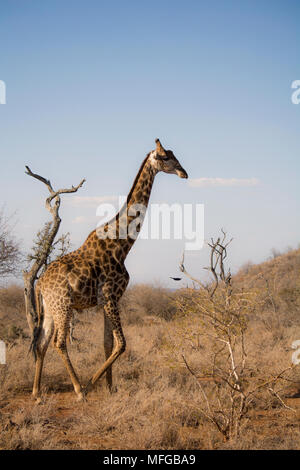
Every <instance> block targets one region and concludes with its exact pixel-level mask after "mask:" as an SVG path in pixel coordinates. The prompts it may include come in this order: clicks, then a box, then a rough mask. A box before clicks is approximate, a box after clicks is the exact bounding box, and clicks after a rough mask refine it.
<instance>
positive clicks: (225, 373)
mask: <svg viewBox="0 0 300 470" xmlns="http://www.w3.org/2000/svg"><path fill="white" fill-rule="evenodd" d="M231 241H232V239H231V240H230V241H228V242H227V241H226V233H225V232H224V231H223V230H222V237H219V238H218V239H217V240H216V241H214V240H213V239H212V240H211V243H208V245H209V246H210V248H211V253H210V266H209V267H208V268H206V269H208V270H209V271H210V272H211V273H212V276H213V281H212V282H211V283H210V284H208V285H207V286H203V284H202V283H201V282H200V281H199V280H197V279H196V278H194V277H192V276H190V275H189V273H188V272H187V271H186V269H185V267H184V264H183V260H182V261H181V263H180V269H181V271H182V272H183V273H184V274H186V275H187V276H188V277H189V278H190V279H192V280H193V281H195V282H197V283H198V284H199V285H200V286H201V289H198V290H196V291H195V292H194V295H190V296H183V297H182V298H181V299H180V298H179V299H178V301H177V308H178V310H179V311H181V312H182V314H183V315H184V316H185V317H186V316H187V315H189V313H193V314H195V313H196V314H197V315H198V316H199V319H200V323H199V329H198V331H195V328H196V327H195V324H194V323H193V325H194V326H193V330H194V331H193V332H192V335H193V337H195V336H197V337H198V341H199V338H200V337H202V338H203V340H205V344H207V345H209V354H208V358H209V359H208V363H202V364H201V366H200V365H198V366H196V369H197V370H196V371H195V370H194V367H191V365H190V364H189V362H188V360H187V358H186V355H185V353H183V352H182V354H181V358H182V360H183V363H184V365H185V367H186V369H187V370H188V372H189V373H190V374H191V375H192V376H193V377H194V379H195V380H196V381H197V384H198V386H199V389H200V398H201V402H202V406H201V407H200V409H199V411H200V412H201V414H202V415H203V416H205V417H206V419H208V420H209V421H210V422H211V423H213V424H214V426H215V427H216V428H217V429H218V431H219V432H220V433H221V434H222V435H223V436H224V439H225V440H228V439H231V438H237V437H238V436H239V435H240V431H241V426H242V424H243V423H244V422H245V418H247V415H248V412H249V409H250V408H251V406H252V405H253V402H254V401H255V400H260V399H262V395H263V394H267V395H268V394H270V395H271V396H272V399H274V397H275V398H276V399H277V400H278V402H279V404H280V405H281V406H284V407H285V408H287V409H289V410H291V411H294V410H292V409H291V408H290V407H288V406H287V405H286V404H285V403H284V401H283V399H282V397H281V396H280V394H279V391H278V386H279V385H280V384H282V381H284V380H286V374H287V373H289V372H290V371H291V370H292V369H293V367H294V365H292V366H288V367H286V368H285V369H284V370H282V371H280V372H273V373H272V371H270V376H269V377H268V378H267V379H266V378H265V377H262V376H260V375H259V374H257V376H253V377H252V376H250V375H249V373H248V372H249V370H250V369H251V364H249V360H248V357H247V352H246V346H245V333H246V331H247V325H248V321H247V317H248V315H249V313H250V312H251V309H252V308H254V307H255V306H257V305H258V302H259V301H258V300H257V297H256V293H255V290H254V292H246V291H244V290H243V289H239V288H236V287H235V286H234V285H233V282H232V278H231V273H230V269H228V270H226V269H225V266H224V260H225V259H226V257H227V247H228V245H229V243H230V242H231ZM203 287H204V288H203ZM195 333H197V335H195ZM200 361H201V360H200Z"/></svg>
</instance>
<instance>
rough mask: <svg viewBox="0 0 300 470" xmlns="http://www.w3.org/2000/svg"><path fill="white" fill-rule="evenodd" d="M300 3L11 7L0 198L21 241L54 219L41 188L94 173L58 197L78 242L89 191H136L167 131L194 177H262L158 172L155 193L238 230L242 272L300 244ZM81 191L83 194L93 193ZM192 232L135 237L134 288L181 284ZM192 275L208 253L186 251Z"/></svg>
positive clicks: (1, 45)
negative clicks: (208, 182) (145, 162)
mask: <svg viewBox="0 0 300 470" xmlns="http://www.w3.org/2000/svg"><path fill="white" fill-rule="evenodd" d="M299 13H300V5H299V2H298V1H277V0H272V1H271V0H270V1H266V0H265V1H253V0H252V1H247V0H243V1H237V0H227V1H225V0H223V1H220V0H218V1H215V2H209V1H185V2H183V1H174V0H173V1H160V2H158V1H151V2H146V1H139V2H137V1H128V2H124V1H113V2H104V1H94V0H86V1H85V2H82V1H76V0H72V1H70V0H64V1H56V0H51V1H49V0H45V1H43V2H38V1H33V0H27V1H20V0H19V1H17V0H16V1H14V2H12V1H6V0H2V2H1V11H0V52H1V55H0V57H1V60H0V80H3V81H5V83H6V87H7V103H6V105H0V155H1V201H2V202H3V203H5V204H6V208H7V212H9V213H11V212H13V211H17V220H18V224H17V227H16V230H17V234H18V236H19V238H21V239H22V240H23V247H24V250H27V249H28V247H29V246H30V244H31V240H32V238H33V236H34V235H35V233H36V232H37V230H38V229H39V228H40V227H41V225H42V224H43V222H44V221H46V220H47V219H48V213H47V212H46V210H45V209H44V206H43V204H44V198H45V196H46V190H45V188H44V187H43V186H42V185H41V184H39V182H37V181H35V180H32V179H30V178H29V177H28V176H26V175H25V174H24V166H25V164H27V165H29V166H30V167H31V169H32V170H33V171H34V172H37V173H39V174H42V175H44V176H46V177H47V178H50V180H51V182H52V184H53V185H54V186H55V187H61V186H64V187H65V186H71V185H72V184H74V185H75V184H78V183H79V181H80V180H81V179H82V178H83V177H85V178H86V180H87V182H86V183H85V185H84V187H83V188H82V189H81V190H80V192H79V193H78V194H77V196H78V197H82V198H83V199H82V200H80V201H79V200H77V202H76V201H75V200H73V198H74V196H72V195H66V196H65V197H64V198H63V202H62V208H61V215H62V218H63V222H62V225H61V231H62V232H66V231H70V233H71V239H72V243H73V248H74V249H75V248H77V247H78V246H79V245H80V244H81V243H82V242H83V241H84V239H85V238H86V236H87V235H88V233H89V231H90V230H92V229H93V228H94V226H95V223H96V222H97V218H96V216H95V213H96V206H95V205H94V206H93V205H91V204H89V199H88V198H91V197H102V196H113V195H118V194H122V195H124V194H127V192H128V190H129V189H130V186H131V184H132V181H133V179H134V177H135V174H136V172H137V170H138V168H139V165H140V163H141V161H142V159H143V158H144V156H145V155H146V154H147V153H148V152H149V151H150V150H151V149H153V148H154V139H155V138H156V137H159V138H160V139H161V141H162V143H163V145H165V146H166V147H167V148H171V149H172V150H173V151H174V153H175V155H176V156H177V157H178V158H179V160H180V162H181V163H182V165H183V167H184V168H185V169H186V170H187V172H188V173H189V176H190V178H192V179H199V178H221V179H222V180H225V179H232V178H235V179H249V178H256V179H257V180H258V183H257V184H256V185H252V186H243V185H240V186H230V185H229V186H223V185H219V186H212V187H203V185H202V186H201V185H200V186H197V185H195V186H191V185H190V184H189V180H188V181H185V180H180V179H178V178H177V177H176V176H174V175H165V174H160V175H158V176H157V178H156V181H155V183H154V188H153V193H152V197H151V202H155V203H159V202H168V203H174V202H179V203H193V204H196V203H202V204H204V205H205V237H206V238H207V239H209V238H210V237H211V236H217V235H218V233H219V229H220V228H221V227H224V228H225V229H226V230H227V231H228V233H229V234H230V235H231V236H233V237H234V242H233V244H232V250H231V265H232V268H233V270H235V269H237V268H238V267H239V266H240V265H242V264H243V263H245V262H247V261H248V260H252V261H253V262H259V261H261V260H263V259H265V258H266V257H268V256H269V254H270V250H271V248H273V247H275V248H277V249H278V250H284V249H285V248H286V247H287V246H294V247H296V246H297V245H298V242H299V229H300V223H299V216H297V214H298V213H299V199H300V198H299V196H300V189H299V183H298V181H299V169H300V168H299V167H300V163H299V161H300V160H299V147H300V145H299V124H300V105H294V104H292V102H291V94H292V89H291V83H292V82H293V81H294V80H297V79H300V56H299V55H300V54H299V43H300V41H299V40H300V31H299ZM84 198H85V199H84ZM182 249H183V242H182V241H164V240H159V241H151V240H138V241H137V242H136V244H135V245H134V248H133V249H132V251H131V253H130V254H129V256H128V259H127V263H126V264H127V267H128V270H129V272H130V274H131V279H132V281H133V282H140V281H142V282H151V281H154V280H156V281H159V282H162V283H163V284H165V285H168V286H172V284H171V281H170V280H169V276H172V275H176V274H177V273H178V269H177V266H178V261H179V259H180V257H181V253H182ZM186 263H187V266H188V267H189V269H190V271H191V272H192V273H193V274H194V275H196V274H198V273H200V272H201V267H202V266H205V265H206V264H207V252H206V251H205V250H202V252H201V253H194V252H190V253H188V254H187V256H186Z"/></svg>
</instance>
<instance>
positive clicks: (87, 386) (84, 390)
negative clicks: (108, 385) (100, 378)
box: [82, 380, 93, 396]
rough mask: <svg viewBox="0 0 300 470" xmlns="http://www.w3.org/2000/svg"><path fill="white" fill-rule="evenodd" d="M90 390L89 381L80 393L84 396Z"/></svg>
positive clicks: (91, 386) (90, 384)
mask: <svg viewBox="0 0 300 470" xmlns="http://www.w3.org/2000/svg"><path fill="white" fill-rule="evenodd" d="M92 388H93V384H92V381H91V380H89V381H88V383H87V384H86V386H85V387H84V389H83V391H82V392H83V394H84V396H86V395H87V394H88V393H89V392H90V391H91V390H92Z"/></svg>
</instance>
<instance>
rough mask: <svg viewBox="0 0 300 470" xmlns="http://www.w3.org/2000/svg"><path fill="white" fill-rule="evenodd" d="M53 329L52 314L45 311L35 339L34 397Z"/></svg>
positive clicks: (39, 386) (37, 389)
mask: <svg viewBox="0 0 300 470" xmlns="http://www.w3.org/2000/svg"><path fill="white" fill-rule="evenodd" d="M53 331H54V322H53V317H52V315H50V314H49V313H47V311H45V314H44V320H43V324H42V328H41V331H40V334H39V337H38V339H37V346H36V363H35V376H34V382H33V389H32V396H33V397H34V398H38V397H39V395H40V389H41V377H42V370H43V363H44V358H45V354H46V352H47V349H48V346H49V343H50V341H51V338H52V335H53Z"/></svg>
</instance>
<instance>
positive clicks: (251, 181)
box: [188, 178, 259, 188]
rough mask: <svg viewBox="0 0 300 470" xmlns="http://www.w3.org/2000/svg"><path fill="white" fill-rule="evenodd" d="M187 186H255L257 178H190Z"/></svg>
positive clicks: (257, 182)
mask: <svg viewBox="0 0 300 470" xmlns="http://www.w3.org/2000/svg"><path fill="white" fill-rule="evenodd" d="M188 183H189V186H191V187H193V188H215V187H217V186H223V187H233V186H240V187H241V186H257V185H258V184H259V180H258V179H257V178H192V179H190V180H188Z"/></svg>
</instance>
